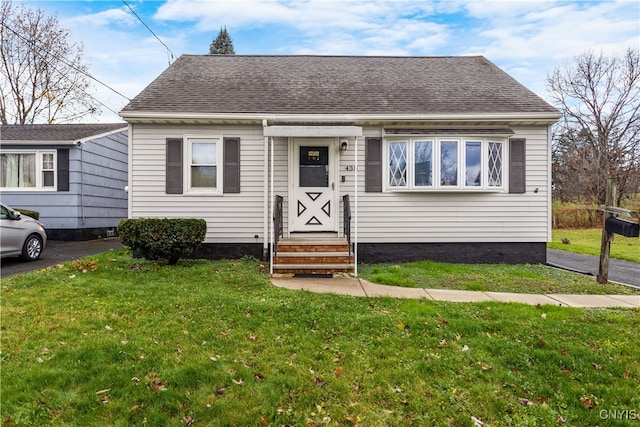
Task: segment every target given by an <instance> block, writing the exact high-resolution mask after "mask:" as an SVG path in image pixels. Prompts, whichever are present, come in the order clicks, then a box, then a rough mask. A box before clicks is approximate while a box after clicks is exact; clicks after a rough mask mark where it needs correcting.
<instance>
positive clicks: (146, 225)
mask: <svg viewBox="0 0 640 427" xmlns="http://www.w3.org/2000/svg"><path fill="white" fill-rule="evenodd" d="M206 233H207V222H206V221H205V220H204V219H196V218H134V219H123V220H122V221H120V224H119V225H118V235H119V236H120V242H122V244H123V245H125V246H127V247H129V248H130V249H131V250H132V251H133V252H134V253H138V254H140V255H142V256H143V257H144V258H145V259H148V260H151V261H159V260H165V259H166V260H167V263H168V264H169V265H175V264H177V263H178V260H179V259H180V258H184V257H186V256H187V255H189V254H190V253H191V252H193V251H194V250H196V249H197V248H198V247H200V244H202V242H203V241H204V237H205V234H206Z"/></svg>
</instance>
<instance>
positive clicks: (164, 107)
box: [121, 55, 557, 117]
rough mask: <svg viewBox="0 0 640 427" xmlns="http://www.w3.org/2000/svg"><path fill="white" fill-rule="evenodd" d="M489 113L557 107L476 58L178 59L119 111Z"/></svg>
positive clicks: (319, 57)
mask: <svg viewBox="0 0 640 427" xmlns="http://www.w3.org/2000/svg"><path fill="white" fill-rule="evenodd" d="M131 112H154V113H167V114H170V113H181V114H183V113H194V114H234V113H235V114H245V113H254V114H322V115H326V114H361V115H369V114H370V115H376V114H394V115H414V114H496V113H557V110H556V109H555V108H553V107H552V106H551V105H549V104H548V103H547V102H545V101H544V100H542V99H541V98H540V97H539V96H537V95H536V94H534V93H533V92H531V91H530V90H528V89H527V88H525V87H524V86H523V85H521V84H520V83H519V82H517V81H516V80H515V79H513V78H512V77H511V76H509V75H508V74H507V73H505V72H504V71H502V70H501V69H500V68H498V67H497V66H495V65H494V64H493V63H491V62H490V61H488V60H487V59H486V58H484V57H482V56H473V57H370V56H363V57H350V56H242V55H183V56H181V57H180V58H179V59H178V60H177V61H176V62H174V63H173V64H172V65H171V66H170V67H169V68H168V69H167V70H165V71H164V72H163V73H162V74H161V75H160V76H159V77H158V78H156V79H155V80H154V81H153V82H152V83H151V84H149V86H147V87H146V88H145V89H144V90H143V91H142V92H141V93H140V94H139V95H138V96H136V97H135V98H134V99H133V100H132V101H131V102H130V103H129V104H128V105H127V106H126V107H125V108H124V109H123V110H122V112H121V114H122V115H123V116H124V117H126V116H127V114H128V113H131Z"/></svg>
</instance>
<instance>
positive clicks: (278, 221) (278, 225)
mask: <svg viewBox="0 0 640 427" xmlns="http://www.w3.org/2000/svg"><path fill="white" fill-rule="evenodd" d="M282 200H283V199H282V196H278V195H276V198H275V200H274V201H273V203H274V209H273V232H274V233H273V234H274V238H275V239H274V240H275V241H274V242H273V254H274V256H275V254H277V252H278V240H280V237H282V236H283V227H282Z"/></svg>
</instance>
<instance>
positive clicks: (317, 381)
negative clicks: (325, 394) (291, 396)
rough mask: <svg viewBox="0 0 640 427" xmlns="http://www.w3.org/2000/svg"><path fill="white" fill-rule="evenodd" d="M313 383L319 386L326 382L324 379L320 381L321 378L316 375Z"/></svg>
mask: <svg viewBox="0 0 640 427" xmlns="http://www.w3.org/2000/svg"><path fill="white" fill-rule="evenodd" d="M313 383H314V384H315V385H317V386H320V387H324V386H325V385H326V384H327V382H326V381H322V380H321V379H320V378H318V377H316V379H315V380H313Z"/></svg>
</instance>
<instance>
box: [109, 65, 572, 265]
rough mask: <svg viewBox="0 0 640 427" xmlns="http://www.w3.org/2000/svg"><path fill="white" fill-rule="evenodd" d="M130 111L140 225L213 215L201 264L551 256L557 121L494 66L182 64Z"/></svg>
mask: <svg viewBox="0 0 640 427" xmlns="http://www.w3.org/2000/svg"><path fill="white" fill-rule="evenodd" d="M120 115H121V116H122V117H123V118H124V119H125V120H126V121H127V122H128V123H129V138H130V143H129V161H130V163H129V206H128V207H129V215H130V217H134V218H136V217H197V218H204V219H205V220H206V221H207V224H208V231H207V235H206V239H205V244H204V246H203V248H202V249H201V251H200V252H199V253H198V254H197V256H207V257H211V258H216V257H237V256H242V255H254V256H256V257H264V258H269V259H270V260H271V268H272V271H273V272H294V273H304V272H310V273H330V272H335V271H345V270H346V271H353V270H356V274H357V264H358V263H362V262H381V261H388V262H399V261H409V260H418V259H432V260H443V261H449V262H472V263H500V262H504V263H524V262H528V263H541V262H545V260H546V242H547V241H549V240H550V238H551V213H550V209H551V166H550V136H551V134H550V126H551V125H552V124H553V123H554V122H555V121H556V120H557V119H558V118H559V117H560V113H559V112H558V111H557V110H556V109H554V108H553V107H552V106H550V105H549V104H548V103H546V102H545V101H543V100H542V99H541V98H539V97H538V96H537V95H535V94H534V93H533V92H531V91H529V90H528V89H526V88H525V87H524V86H522V85H521V84H520V83H518V82H517V81H516V80H514V79H513V78H512V77H510V76H509V75H508V74H506V73H505V72H504V71H502V70H501V69H500V68H498V67H496V66H495V65H494V64H492V63H491V62H490V61H488V60H487V59H486V58H484V57H481V56H474V57H348V56H238V55H184V56H182V57H180V58H179V59H178V60H177V61H176V62H175V63H173V64H172V65H171V66H170V67H169V68H168V69H167V70H165V71H164V72H163V73H162V74H161V75H160V76H159V77H158V78H157V79H156V80H154V81H153V82H152V83H151V84H150V85H149V86H147V87H146V88H145V89H144V90H143V91H142V92H141V93H140V94H139V95H138V96H136V97H135V98H134V99H133V100H132V101H131V102H130V103H129V104H128V105H127V106H126V107H125V108H124V109H123V110H122V111H121V113H120ZM323 244H324V245H323ZM319 252H320V253H321V255H320V254H319ZM319 263H324V264H325V265H324V266H322V267H320V266H318V265H317V264H319Z"/></svg>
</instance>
